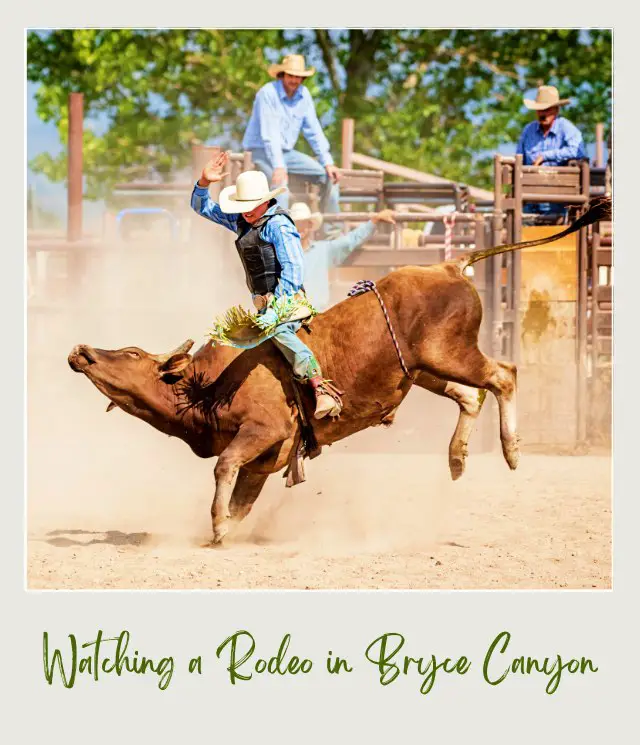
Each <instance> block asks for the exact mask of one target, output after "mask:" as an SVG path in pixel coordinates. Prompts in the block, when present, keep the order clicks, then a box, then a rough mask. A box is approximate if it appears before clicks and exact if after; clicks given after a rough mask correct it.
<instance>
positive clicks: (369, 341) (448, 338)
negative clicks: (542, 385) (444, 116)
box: [69, 205, 603, 543]
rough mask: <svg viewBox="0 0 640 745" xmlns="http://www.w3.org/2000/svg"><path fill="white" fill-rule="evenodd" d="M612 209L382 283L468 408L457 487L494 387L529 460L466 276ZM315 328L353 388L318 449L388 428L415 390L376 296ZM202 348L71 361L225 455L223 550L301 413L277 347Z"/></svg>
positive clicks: (214, 510) (92, 352)
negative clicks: (485, 261) (483, 340)
mask: <svg viewBox="0 0 640 745" xmlns="http://www.w3.org/2000/svg"><path fill="white" fill-rule="evenodd" d="M602 212H603V207H602V205H598V206H597V207H594V208H592V209H591V210H589V212H587V213H586V214H585V215H584V216H583V217H582V218H580V220H578V221H576V222H575V223H574V224H573V225H571V226H570V227H569V228H568V229H567V230H565V231H563V232H562V233H560V234H558V235H555V236H552V237H550V238H545V239H541V240H539V241H530V242H525V243H519V244H513V245H510V246H500V247H497V248H494V249H487V250H484V251H476V252H474V253H472V254H469V255H467V256H466V257H463V258H462V259H458V260H457V261H453V262H447V263H444V264H438V265H436V266H431V267H424V268H423V267H405V268H402V269H399V270H397V271H394V272H391V273H390V274H389V275H387V276H386V277H385V278H384V279H382V280H381V281H380V282H379V283H378V290H379V292H380V295H381V296H382V298H383V299H384V303H385V305H386V307H387V310H388V312H389V316H390V319H391V322H392V324H393V328H394V330H395V333H396V335H397V338H398V343H399V345H400V349H401V351H402V354H403V356H404V360H405V363H406V365H407V367H408V369H409V372H410V373H411V376H412V377H413V379H414V381H415V384H416V385H418V386H420V387H422V388H425V389H427V390H430V391H432V392H434V393H437V394H439V395H443V396H448V397H450V398H452V399H454V400H456V401H457V402H458V404H459V406H460V416H459V420H458V425H457V427H456V430H455V432H454V435H453V437H452V440H451V443H450V447H449V465H450V468H451V473H452V476H453V478H457V477H458V476H459V475H460V474H461V473H462V471H463V470H464V461H465V457H466V451H467V443H468V439H469V436H470V434H471V430H472V427H473V423H474V420H475V418H476V417H477V416H478V414H479V412H480V408H481V406H482V402H483V400H484V395H485V391H487V390H488V391H491V393H493V394H494V395H495V397H496V399H497V401H498V407H499V412H500V439H501V442H502V452H503V454H504V457H505V460H506V461H507V463H508V465H509V467H510V468H512V469H514V468H516V466H517V464H518V455H519V453H518V438H517V435H516V404H515V393H516V368H515V366H514V365H512V364H510V363H508V362H500V361H496V360H493V359H491V358H489V357H487V356H485V355H484V354H483V353H482V352H481V351H480V350H479V349H478V330H479V328H480V322H481V319H482V307H481V304H480V299H479V297H478V294H477V292H476V290H475V288H474V286H473V284H472V283H471V282H470V281H469V280H468V279H467V278H466V277H465V276H464V275H463V270H464V268H466V266H468V265H470V264H472V263H474V262H475V261H478V260H480V259H482V258H485V257H486V256H489V255H492V254H496V253H502V252H504V251H508V250H513V249H514V248H523V247H525V246H531V245H541V244H542V243H548V242H550V241H552V240H557V239H558V238H560V237H562V236H563V235H567V234H568V233H571V232H573V231H574V230H577V229H578V228H580V227H582V226H583V225H586V224H589V223H591V222H594V221H595V220H597V219H602V217H603V214H602ZM311 328H312V331H311V333H309V332H308V331H305V330H302V331H301V332H300V333H301V334H303V335H305V337H306V338H305V341H306V342H308V344H309V345H310V346H311V347H312V349H313V350H314V352H315V354H316V355H317V357H318V359H319V360H320V362H321V364H322V369H323V370H324V371H325V375H326V376H327V377H328V378H330V379H332V380H334V381H336V383H337V384H338V385H339V387H340V388H341V389H342V390H343V391H344V399H343V400H344V409H343V412H342V415H341V416H340V418H339V419H338V420H335V421H333V420H327V419H324V420H320V421H315V422H314V430H315V435H316V438H317V440H318V444H319V445H320V446H322V445H328V444H331V443H333V442H336V441H338V440H341V439H343V438H344V437H348V436H349V435H351V434H354V433H355V432H358V431H360V430H363V429H365V428H367V427H371V426H375V425H378V424H381V423H388V422H389V421H390V420H391V419H392V418H393V414H394V412H395V410H396V409H397V407H398V406H399V405H400V403H401V402H402V401H403V399H404V397H405V396H406V395H407V393H408V391H409V389H410V387H411V385H412V381H411V380H410V379H409V378H408V377H407V375H406V374H405V373H404V372H403V370H402V368H401V366H400V364H399V361H398V356H397V353H396V350H395V348H394V346H393V343H392V341H391V337H390V334H389V330H388V327H387V325H386V321H385V318H384V316H383V314H382V312H381V309H380V306H379V304H378V300H377V298H376V297H375V295H374V293H372V292H369V293H366V294H364V295H360V296H358V297H354V298H350V299H348V300H344V301H343V302H341V303H338V304H337V305H335V306H334V307H332V308H330V309H329V310H328V311H326V312H325V313H322V314H321V315H319V316H318V317H317V318H316V319H315V320H314V322H313V325H312V327H311ZM192 345H193V342H191V341H189V342H186V343H185V344H183V345H182V346H181V347H179V348H178V349H177V350H175V351H174V352H172V353H170V354H167V355H161V356H156V355H151V354H148V353H147V352H144V351H143V350H141V349H139V348H137V347H127V348H125V349H119V350H115V351H106V350H101V349H94V348H92V347H89V346H86V345H78V346H76V347H75V348H74V349H73V350H72V352H71V354H70V355H69V364H70V365H71V367H72V369H73V370H75V371H76V372H83V373H84V374H85V375H86V376H87V377H88V378H89V380H91V382H92V383H93V384H94V385H95V386H96V387H97V388H98V389H99V390H100V391H101V392H102V393H104V394H105V395H106V396H107V397H108V398H109V399H110V400H111V402H112V403H111V404H109V407H108V408H109V409H110V408H113V406H114V405H115V406H117V407H119V408H121V409H122V410H123V411H126V412H127V413H129V414H132V415H133V416H136V417H139V418H140V419H144V420H145V421H146V422H148V423H149V424H151V425H152V426H154V427H155V428H156V429H159V430H160V431H162V432H165V433H166V434H168V435H171V436H174V437H179V438H180V439H182V440H184V441H185V442H186V443H187V444H188V445H189V446H190V447H191V449H192V450H193V451H194V453H196V454H197V455H199V456H200V457H203V458H208V457H211V456H218V462H217V463H216V466H215V469H214V475H215V496H214V499H213V504H212V506H211V517H212V525H213V541H214V543H219V542H220V541H221V540H222V538H223V537H224V536H225V535H226V533H227V532H228V530H229V520H230V518H233V519H236V520H241V519H242V518H243V517H245V516H246V515H247V514H248V513H249V511H250V510H251V507H252V505H253V503H254V502H255V500H256V499H257V497H258V496H259V494H260V491H261V490H262V488H263V486H264V484H265V482H266V480H267V477H268V476H269V474H272V473H275V472H276V471H279V470H281V469H282V468H283V467H284V466H285V465H286V464H287V463H288V462H289V459H290V456H291V454H292V449H293V448H294V443H295V442H296V435H297V431H298V418H297V415H296V411H297V409H296V404H295V396H294V391H293V383H292V380H291V373H290V370H289V367H288V365H287V363H286V362H285V360H284V359H283V358H282V355H281V354H280V352H279V351H278V350H277V349H276V348H275V347H274V345H273V344H261V345H260V346H258V347H256V348H254V349H251V350H247V351H242V352H241V351H239V350H237V349H233V348H229V347H213V346H212V345H206V346H204V347H202V348H201V349H200V350H199V351H198V352H197V353H196V354H195V355H193V356H191V355H190V354H188V351H189V349H190V348H191V346H192ZM469 387H471V388H469ZM478 389H479V390H478ZM305 395H307V394H305ZM308 403H309V408H310V409H311V410H312V406H311V403H310V402H308ZM236 477H237V478H236ZM234 481H235V487H234Z"/></svg>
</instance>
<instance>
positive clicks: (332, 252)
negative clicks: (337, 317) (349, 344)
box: [304, 221, 375, 311]
mask: <svg viewBox="0 0 640 745" xmlns="http://www.w3.org/2000/svg"><path fill="white" fill-rule="evenodd" d="M374 229H375V225H374V224H373V223H372V222H371V221H369V222H366V223H364V224H362V225H359V226H358V227H357V228H356V229H355V230H352V231H351V232H349V233H347V235H341V236H340V237H339V238H335V239H334V240H332V241H316V242H315V243H312V244H311V246H310V247H309V249H308V250H307V251H305V253H304V277H305V279H304V285H305V289H306V291H307V294H308V295H309V299H310V300H311V302H312V303H313V305H314V306H315V307H316V308H317V309H318V310H321V311H322V310H326V308H327V307H328V305H329V298H330V295H329V270H330V269H331V268H332V267H334V266H339V265H340V264H342V262H343V261H344V260H345V259H346V258H347V256H349V254H350V253H351V252H352V251H353V250H354V249H356V248H358V246H361V245H362V244H363V243H364V242H365V241H366V240H367V238H369V237H370V236H371V235H372V234H373V231H374Z"/></svg>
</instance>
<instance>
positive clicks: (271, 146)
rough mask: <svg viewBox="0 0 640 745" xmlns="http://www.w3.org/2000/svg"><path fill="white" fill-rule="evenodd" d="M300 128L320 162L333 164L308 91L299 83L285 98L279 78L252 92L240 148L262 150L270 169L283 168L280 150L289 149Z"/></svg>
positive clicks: (295, 140) (327, 143) (291, 148)
mask: <svg viewBox="0 0 640 745" xmlns="http://www.w3.org/2000/svg"><path fill="white" fill-rule="evenodd" d="M300 130H302V134H303V135H304V137H305V139H306V141H307V142H308V143H309V145H310V146H311V149H312V150H313V152H314V154H315V156H316V157H317V158H318V160H319V161H320V164H321V165H322V166H328V165H333V158H332V157H331V153H330V152H329V142H328V140H327V138H326V137H325V135H324V132H323V131H322V127H321V126H320V122H319V121H318V115H317V114H316V107H315V104H314V103H313V98H312V97H311V94H310V93H309V91H308V90H307V89H306V88H305V86H304V85H300V86H299V88H298V90H297V91H296V92H295V93H294V95H293V98H289V96H288V95H287V92H286V91H285V89H284V85H283V84H282V81H281V80H275V81H273V82H271V83H267V84H266V85H263V86H262V88H260V90H259V91H258V93H257V95H256V98H255V101H254V102H253V111H252V112H251V118H250V119H249V124H248V125H247V130H246V132H245V133H244V139H243V140H242V147H243V148H244V149H245V150H256V149H262V150H264V151H265V153H266V154H267V158H268V159H269V162H270V163H271V165H272V166H273V168H284V159H283V156H282V153H283V151H288V150H293V148H294V147H295V145H296V142H297V141H298V137H299V136H300Z"/></svg>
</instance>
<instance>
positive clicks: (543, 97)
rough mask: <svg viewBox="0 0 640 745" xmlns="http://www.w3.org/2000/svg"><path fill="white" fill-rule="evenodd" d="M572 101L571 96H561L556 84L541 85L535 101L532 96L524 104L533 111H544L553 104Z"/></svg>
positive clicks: (561, 104)
mask: <svg viewBox="0 0 640 745" xmlns="http://www.w3.org/2000/svg"><path fill="white" fill-rule="evenodd" d="M570 102H571V99H570V98H560V95H559V94H558V89H557V88H556V87H555V86H554V85H541V86H540V87H539V88H538V95H537V96H536V100H535V101H534V100H533V99H531V98H525V99H524V105H525V106H526V107H527V108H528V109H533V111H544V110H545V109H550V108H551V107H552V106H564V105H565V104H568V103H570Z"/></svg>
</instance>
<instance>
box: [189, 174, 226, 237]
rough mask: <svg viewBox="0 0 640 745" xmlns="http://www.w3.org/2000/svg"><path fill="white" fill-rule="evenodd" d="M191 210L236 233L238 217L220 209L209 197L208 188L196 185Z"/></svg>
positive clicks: (192, 195)
mask: <svg viewBox="0 0 640 745" xmlns="http://www.w3.org/2000/svg"><path fill="white" fill-rule="evenodd" d="M191 208H192V209H193V210H194V211H195V212H197V213H198V214H199V215H202V217H206V219H207V220H211V222H215V223H217V224H218V225H222V226H223V227H224V228H228V229H229V230H233V232H234V233H235V232H236V229H237V226H238V215H229V214H227V213H226V212H223V211H222V210H221V209H220V205H219V204H218V203H217V202H214V201H213V199H211V197H210V196H209V187H208V186H199V185H198V183H197V182H196V185H195V187H194V189H193V192H192V194H191Z"/></svg>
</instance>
